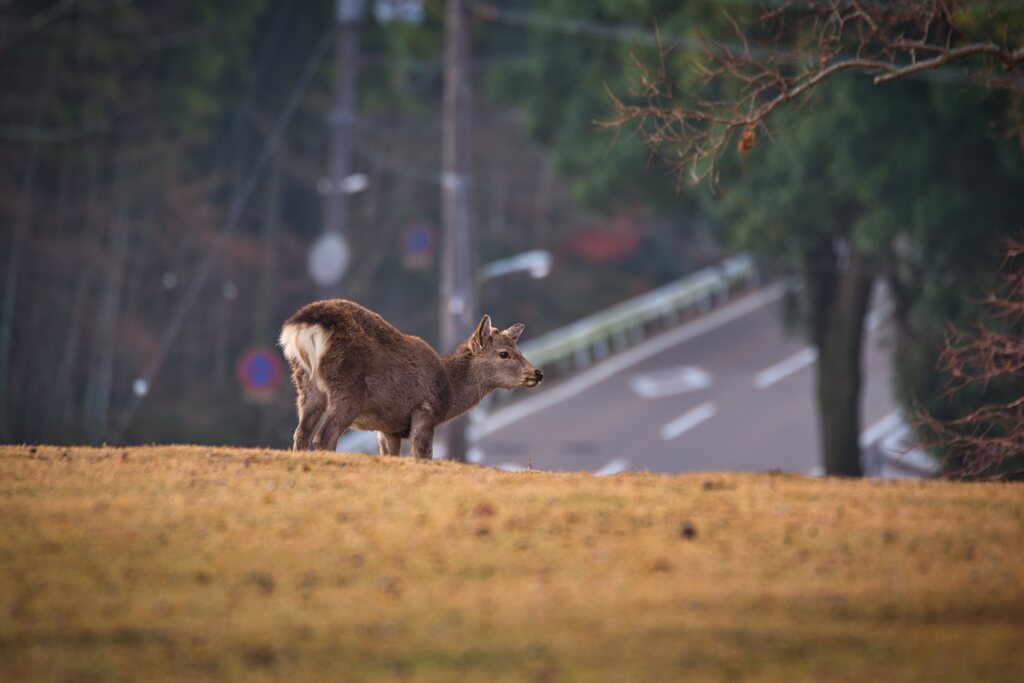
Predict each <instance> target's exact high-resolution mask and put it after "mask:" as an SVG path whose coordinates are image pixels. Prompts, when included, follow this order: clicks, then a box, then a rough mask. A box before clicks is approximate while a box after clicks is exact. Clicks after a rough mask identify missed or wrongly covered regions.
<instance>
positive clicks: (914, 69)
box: [599, 0, 1024, 182]
mask: <svg viewBox="0 0 1024 683" xmlns="http://www.w3.org/2000/svg"><path fill="white" fill-rule="evenodd" d="M979 7H980V8H981V9H985V8H986V7H987V8H988V9H990V10H991V12H992V13H997V12H999V11H1001V7H1002V6H1001V5H999V4H992V5H991V6H988V5H984V6H982V5H980V4H979V3H978V2H970V1H969V0H896V1H894V2H870V1H867V0H808V1H805V2H799V3H796V2H794V3H789V2H787V3H785V4H783V5H782V6H780V7H776V8H774V9H772V10H770V11H766V12H764V13H763V14H762V16H761V26H760V27H759V30H760V31H761V32H762V33H763V34H766V35H771V36H774V38H773V40H774V41H775V47H774V48H764V47H761V46H760V45H751V44H750V40H749V38H748V36H746V35H744V33H743V31H742V29H741V28H740V26H739V25H738V24H737V23H736V22H735V21H734V20H733V19H732V17H727V18H726V20H727V22H728V24H729V26H730V27H731V29H732V31H733V32H734V33H736V34H738V35H739V36H740V43H739V44H738V46H737V45H735V44H733V45H730V44H724V43H717V42H714V41H705V42H704V49H703V50H702V53H703V54H702V56H701V58H699V59H696V60H694V61H693V63H692V64H691V66H692V67H693V74H694V75H695V76H696V77H697V85H696V87H691V88H688V89H686V90H683V89H680V88H675V87H674V86H673V83H672V80H671V79H670V78H669V77H668V74H667V73H666V68H665V49H664V46H663V45H662V42H661V39H660V36H658V35H657V34H656V35H655V43H656V45H657V49H658V53H659V58H658V62H657V65H656V66H652V65H650V64H648V63H647V62H646V61H644V60H642V59H638V58H636V59H635V60H634V61H635V62H636V64H637V69H638V71H639V79H638V83H639V85H638V87H636V88H635V89H634V90H633V91H632V92H630V93H629V95H628V97H627V96H621V95H620V96H613V97H612V104H613V108H614V115H613V116H612V117H611V118H610V119H608V120H607V121H601V122H599V123H600V124H601V125H603V126H606V127H612V128H622V127H623V126H629V127H635V128H636V130H637V131H638V132H639V134H640V135H641V136H642V138H643V139H644V141H645V143H646V144H647V145H648V147H649V148H650V149H651V150H652V152H655V153H658V154H659V155H661V156H662V158H664V159H665V160H666V161H667V163H668V164H669V166H670V167H671V169H672V170H673V171H674V172H676V173H678V174H679V176H680V180H681V182H682V181H683V180H684V179H689V180H691V181H698V180H700V179H702V178H705V177H710V178H711V179H712V182H714V178H715V177H716V173H717V171H716V169H717V165H718V163H719V161H720V160H721V158H722V156H723V154H724V153H725V151H727V149H728V148H729V146H730V145H731V144H733V141H734V140H735V141H736V146H737V148H738V149H739V151H740V152H741V153H743V154H746V153H748V152H750V151H751V149H753V147H754V145H755V144H756V141H757V134H756V131H759V130H760V131H763V132H765V133H767V132H769V128H768V126H767V123H766V121H765V120H766V119H767V118H768V116H769V115H770V114H772V112H774V111H776V110H778V109H780V108H782V107H783V106H784V105H787V104H789V103H792V102H795V101H797V102H802V101H803V100H804V99H805V98H806V97H808V96H809V95H810V94H811V93H813V92H814V90H815V89H816V88H817V87H818V86H820V85H821V84H822V83H824V82H825V81H828V80H829V79H831V78H833V77H835V76H836V75H838V74H840V73H843V72H849V71H856V72H861V73H868V74H875V75H874V77H873V82H874V83H876V84H881V83H887V82H890V81H893V80H897V79H901V78H909V77H914V76H916V75H920V74H922V73H923V72H927V71H930V70H934V69H938V68H940V67H942V66H945V65H947V64H950V63H953V62H957V63H962V64H964V65H965V66H969V67H971V68H972V69H973V71H971V72H970V73H968V74H967V76H966V78H967V79H968V80H970V81H972V82H976V83H978V84H979V85H983V86H987V87H990V88H997V87H998V88H1004V89H1010V90H1014V91H1017V92H1020V91H1021V90H1024V71H1022V69H1024V46H1021V45H1016V44H1010V43H1009V42H1007V41H1008V40H1010V38H1008V37H1007V36H1005V35H1003V36H999V39H1000V40H1002V41H1003V42H997V41H995V40H977V39H976V36H973V35H968V34H967V33H965V32H964V30H963V29H962V26H963V25H967V23H968V22H966V21H965V16H966V15H967V13H968V12H969V11H978V10H979ZM784 44H785V45H789V47H786V48H782V47H780V46H782V45H784ZM722 93H725V95H724V96H723V95H722ZM1021 99H1022V98H1020V97H1018V98H1016V99H1015V103H1014V106H1015V107H1017V109H1018V110H1019V108H1020V106H1021ZM1022 119H1024V117H1022V116H1021V115H1020V113H1019V111H1018V112H1017V115H1016V116H1012V115H1011V116H1009V117H1008V122H1009V123H1010V127H1011V128H1012V130H1011V131H1010V133H1008V135H1009V136H1011V137H1019V138H1020V140H1021V144H1022V145H1024V124H1019V122H1020V121H1021V120H1022Z"/></svg>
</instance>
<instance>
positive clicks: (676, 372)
mask: <svg viewBox="0 0 1024 683" xmlns="http://www.w3.org/2000/svg"><path fill="white" fill-rule="evenodd" d="M713 383H714V381H713V380H712V379H711V375H710V374H708V373H707V371H705V370H703V369H701V368H698V367H697V366H696V365H684V366H682V367H679V368H669V369H667V370H659V371H657V372H649V373H646V374H643V375H636V376H635V377H632V378H630V380H629V388H630V389H632V391H633V393H634V394H636V395H637V396H640V397H641V398H661V397H662V396H672V395H674V394H685V393H686V392H689V391H696V390H698V389H707V388H708V387H710V386H711V385H712V384H713Z"/></svg>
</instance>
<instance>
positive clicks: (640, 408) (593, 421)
mask: <svg viewBox="0 0 1024 683" xmlns="http://www.w3.org/2000/svg"><path fill="white" fill-rule="evenodd" d="M778 298H779V292H778V290H777V289H769V290H762V291H759V292H755V293H753V294H750V295H747V296H745V297H743V298H741V299H739V300H737V301H734V302H731V303H729V304H727V305H726V306H724V307H723V308H720V309H718V310H715V311H713V312H711V313H709V314H707V315H705V316H703V317H701V318H698V319H696V320H694V321H691V322H689V323H686V324H685V325H683V326H681V327H678V328H675V329H673V330H670V331H668V332H665V333H662V334H661V335H659V336H656V337H654V338H652V339H648V340H647V341H645V342H643V343H642V344H641V345H639V346H636V347H634V348H632V349H630V350H628V351H626V352H624V353H621V354H619V355H617V356H614V357H612V358H610V359H608V360H606V361H604V362H603V363H601V364H598V365H596V366H594V367H592V368H590V369H589V370H587V371H585V372H584V373H582V374H579V375H576V376H574V377H572V378H570V379H567V380H564V381H563V382H561V383H560V384H552V385H550V386H544V385H542V387H541V388H540V389H539V390H537V392H536V394H535V395H531V396H529V397H527V398H525V399H522V400H520V401H518V402H516V403H513V404H511V405H509V406H507V407H503V408H500V409H498V410H496V411H493V412H492V413H490V414H489V415H487V416H486V417H485V418H484V419H483V421H482V422H480V423H478V425H477V427H476V428H477V429H478V432H477V434H478V439H477V444H478V446H479V449H480V451H479V455H480V456H481V457H482V462H483V463H484V464H486V465H491V466H505V467H509V468H514V467H522V466H526V465H527V463H528V461H530V462H532V465H533V467H535V468H537V469H545V470H590V471H596V472H604V473H614V472H616V471H622V470H625V469H630V470H649V471H652V472H686V471H699V470H768V469H772V468H779V469H782V470H784V471H790V472H799V473H805V474H806V473H814V472H816V471H818V470H817V467H818V452H819V448H818V436H817V427H816V419H815V407H814V397H813V380H814V364H813V360H814V356H813V351H812V350H811V349H810V348H809V347H807V346H806V344H804V343H803V342H802V341H800V340H799V339H798V338H791V337H787V336H786V335H785V334H784V332H783V330H782V327H781V325H780V323H779V315H778V306H777V303H778ZM876 310H878V311H879V312H881V310H882V309H880V308H879V309H876ZM872 328H873V329H872V330H871V332H870V333H869V336H868V343H867V345H866V347H865V354H864V361H865V364H864V368H865V387H864V394H863V399H862V400H863V403H862V421H863V426H864V432H863V437H862V441H864V440H865V439H866V440H868V441H875V440H877V439H879V438H882V437H884V436H885V435H886V433H888V432H889V431H891V430H892V429H893V428H895V427H896V426H897V425H898V420H897V419H896V417H895V415H894V411H895V405H894V402H893V400H892V397H891V391H890V369H889V360H888V356H889V354H888V351H887V349H886V348H885V341H886V337H887V335H886V325H885V324H884V316H883V315H875V316H874V319H873V321H872Z"/></svg>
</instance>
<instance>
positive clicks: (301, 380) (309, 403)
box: [289, 361, 327, 451]
mask: <svg viewBox="0 0 1024 683" xmlns="http://www.w3.org/2000/svg"><path fill="white" fill-rule="evenodd" d="M289 363H290V365H291V366H292V383H293V384H295V394H296V399H295V405H296V408H297V410H298V414H299V425H298V427H296V428H295V435H294V437H293V439H292V448H293V449H294V450H296V451H304V450H308V449H309V448H310V440H311V439H312V438H313V435H314V433H315V432H316V428H317V426H318V425H319V424H320V418H322V417H323V415H324V410H325V409H326V408H327V397H326V396H324V394H323V392H322V391H320V389H319V388H318V387H317V386H316V383H315V382H314V381H313V380H312V378H311V377H310V376H309V374H308V373H306V371H305V370H303V369H302V368H301V367H300V366H299V364H298V363H296V362H295V361H289Z"/></svg>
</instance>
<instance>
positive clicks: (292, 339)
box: [278, 324, 327, 384]
mask: <svg viewBox="0 0 1024 683" xmlns="http://www.w3.org/2000/svg"><path fill="white" fill-rule="evenodd" d="M278 341H279V343H280V344H281V348H282V349H283V350H284V355H285V357H286V358H288V359H290V360H293V361H295V362H296V363H298V364H299V367H301V368H302V369H303V370H305V371H306V373H307V374H308V375H309V376H310V377H311V378H313V381H315V382H316V383H317V384H322V382H321V379H320V376H319V375H318V374H317V369H318V368H319V367H320V359H321V358H323V356H324V353H325V352H326V351H327V330H325V329H324V328H322V327H320V326H319V325H303V324H289V325H285V326H284V327H283V328H281V338H280V339H279V340H278Z"/></svg>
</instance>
